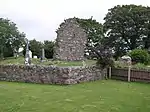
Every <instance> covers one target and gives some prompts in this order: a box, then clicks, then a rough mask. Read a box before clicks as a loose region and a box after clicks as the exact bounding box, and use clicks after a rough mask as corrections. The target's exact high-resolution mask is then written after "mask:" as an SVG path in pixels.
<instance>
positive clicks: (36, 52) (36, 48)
mask: <svg viewBox="0 0 150 112" xmlns="http://www.w3.org/2000/svg"><path fill="white" fill-rule="evenodd" d="M29 49H30V50H31V51H32V55H33V56H37V57H38V58H39V57H40V56H41V49H42V43H41V42H40V41H37V40H35V39H33V40H30V43H29Z"/></svg>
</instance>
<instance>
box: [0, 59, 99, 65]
mask: <svg viewBox="0 0 150 112" xmlns="http://www.w3.org/2000/svg"><path fill="white" fill-rule="evenodd" d="M85 63H86V65H88V66H90V65H94V64H95V63H96V61H94V60H86V61H85ZM0 64H5V65H6V64H17V65H18V64H24V58H23V57H19V58H13V57H12V58H6V59H5V60H1V61H0ZM32 64H36V65H46V66H48V65H56V66H82V65H83V63H82V61H70V62H67V61H52V60H46V61H44V62H42V63H41V62H40V60H39V59H32Z"/></svg>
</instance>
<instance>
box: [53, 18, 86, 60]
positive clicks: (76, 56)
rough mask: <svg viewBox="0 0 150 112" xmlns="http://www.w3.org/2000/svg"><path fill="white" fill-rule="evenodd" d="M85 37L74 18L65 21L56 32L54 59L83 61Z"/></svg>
mask: <svg viewBox="0 0 150 112" xmlns="http://www.w3.org/2000/svg"><path fill="white" fill-rule="evenodd" d="M86 43H87V35H86V33H85V32H84V30H83V29H82V28H81V27H80V25H79V24H78V23H77V21H76V18H71V19H67V20H65V22H64V23H62V24H61V25H60V28H59V29H58V30H57V39H56V45H55V52H54V56H53V57H54V58H55V59H57V60H65V61H79V60H84V54H85V53H84V51H85V47H86Z"/></svg>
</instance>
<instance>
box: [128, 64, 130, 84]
mask: <svg viewBox="0 0 150 112" xmlns="http://www.w3.org/2000/svg"><path fill="white" fill-rule="evenodd" d="M130 78H131V66H129V68H128V82H130Z"/></svg>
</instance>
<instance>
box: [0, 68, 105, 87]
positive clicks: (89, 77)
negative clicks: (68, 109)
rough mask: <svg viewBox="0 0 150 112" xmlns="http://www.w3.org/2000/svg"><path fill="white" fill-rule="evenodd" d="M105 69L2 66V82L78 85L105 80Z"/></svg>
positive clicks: (0, 74) (0, 70) (0, 72)
mask: <svg viewBox="0 0 150 112" xmlns="http://www.w3.org/2000/svg"><path fill="white" fill-rule="evenodd" d="M105 74H106V70H105V69H99V68H97V67H94V66H93V67H52V66H37V65H32V66H24V65H0V81H15V82H30V83H45V84H76V83H80V82H86V81H95V80H102V79H104V77H105Z"/></svg>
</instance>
